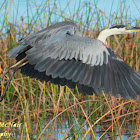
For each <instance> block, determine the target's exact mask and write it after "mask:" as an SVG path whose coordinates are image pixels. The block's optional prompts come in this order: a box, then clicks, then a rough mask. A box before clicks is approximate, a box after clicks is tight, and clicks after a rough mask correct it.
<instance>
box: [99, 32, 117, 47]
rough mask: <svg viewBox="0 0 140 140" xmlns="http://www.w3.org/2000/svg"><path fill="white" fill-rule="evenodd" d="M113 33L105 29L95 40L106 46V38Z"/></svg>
mask: <svg viewBox="0 0 140 140" xmlns="http://www.w3.org/2000/svg"><path fill="white" fill-rule="evenodd" d="M113 34H114V33H112V31H111V30H109V29H105V30H103V31H101V32H100V34H99V36H98V37H97V39H99V40H100V41H102V42H103V43H105V44H106V45H107V41H106V39H107V37H109V36H111V35H113Z"/></svg>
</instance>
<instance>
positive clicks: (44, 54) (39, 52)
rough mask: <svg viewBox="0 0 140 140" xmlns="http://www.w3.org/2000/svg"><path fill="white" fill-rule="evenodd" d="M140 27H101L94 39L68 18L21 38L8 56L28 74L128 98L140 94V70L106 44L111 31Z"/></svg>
mask: <svg viewBox="0 0 140 140" xmlns="http://www.w3.org/2000/svg"><path fill="white" fill-rule="evenodd" d="M137 31H140V28H139V27H128V26H124V25H121V26H120V25H117V26H113V27H111V28H109V29H106V30H103V31H102V32H101V33H100V34H99V36H98V38H97V39H92V38H89V37H83V36H81V34H80V32H79V30H78V27H77V26H76V24H75V23H73V22H71V21H64V22H60V23H56V24H54V25H52V26H50V27H48V28H45V29H43V30H41V31H39V32H36V33H33V34H32V35H29V36H27V37H25V38H24V39H23V40H21V42H20V44H19V45H18V46H17V47H15V48H13V49H12V50H11V51H10V52H9V54H8V56H9V58H11V57H15V56H16V60H17V63H18V62H19V64H18V65H16V66H15V67H14V68H17V66H18V68H20V69H21V73H23V74H24V75H27V76H29V77H31V78H36V79H40V80H45V81H46V82H48V81H51V82H52V83H54V84H60V85H62V86H64V85H67V86H68V87H69V88H75V87H76V86H77V87H78V90H79V92H81V93H85V94H93V93H96V94H102V91H105V92H106V93H108V94H112V95H114V96H116V97H118V95H119V94H120V95H121V96H122V97H124V98H126V99H128V98H130V97H131V98H133V99H138V98H137V95H140V73H138V72H137V71H135V70H134V69H132V68H131V67H130V66H129V65H127V64H126V63H125V62H123V61H122V60H120V59H119V58H117V56H116V54H115V53H114V52H113V50H111V49H110V48H108V47H107V42H106V38H107V37H108V36H110V35H113V34H123V33H132V32H137Z"/></svg>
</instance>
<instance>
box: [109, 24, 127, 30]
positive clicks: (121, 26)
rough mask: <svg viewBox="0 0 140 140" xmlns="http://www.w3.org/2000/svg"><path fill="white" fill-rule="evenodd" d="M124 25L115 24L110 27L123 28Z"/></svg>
mask: <svg viewBox="0 0 140 140" xmlns="http://www.w3.org/2000/svg"><path fill="white" fill-rule="evenodd" d="M124 27H126V26H125V25H115V26H112V27H110V29H112V28H118V29H119V28H124Z"/></svg>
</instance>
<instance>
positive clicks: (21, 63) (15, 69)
mask: <svg viewBox="0 0 140 140" xmlns="http://www.w3.org/2000/svg"><path fill="white" fill-rule="evenodd" d="M24 61H25V62H24ZM19 62H20V63H18V62H17V63H16V64H14V65H12V66H11V67H8V68H6V70H5V72H4V74H3V75H2V77H1V78H0V82H1V80H2V79H3V78H4V76H5V75H6V74H7V73H8V71H9V70H10V69H13V68H14V69H13V71H12V74H11V76H10V78H9V80H8V83H7V85H6V87H5V90H4V92H3V94H2V95H1V92H0V95H1V97H0V102H1V101H2V100H3V98H4V97H5V95H6V91H7V89H8V86H9V84H10V82H11V80H12V77H13V75H14V74H15V72H16V71H17V69H19V68H20V67H22V66H24V65H26V64H27V63H28V62H29V61H27V60H26V59H24V60H23V59H22V60H21V61H19ZM23 62H24V63H23Z"/></svg>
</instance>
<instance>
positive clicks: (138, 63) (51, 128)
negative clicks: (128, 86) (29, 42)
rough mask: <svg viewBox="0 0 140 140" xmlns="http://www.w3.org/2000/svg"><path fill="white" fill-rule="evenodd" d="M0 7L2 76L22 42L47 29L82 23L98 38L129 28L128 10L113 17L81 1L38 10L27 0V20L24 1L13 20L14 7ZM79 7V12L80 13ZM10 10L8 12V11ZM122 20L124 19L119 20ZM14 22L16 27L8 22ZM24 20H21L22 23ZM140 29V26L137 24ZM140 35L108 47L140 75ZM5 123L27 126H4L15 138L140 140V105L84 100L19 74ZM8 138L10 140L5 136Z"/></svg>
mask: <svg viewBox="0 0 140 140" xmlns="http://www.w3.org/2000/svg"><path fill="white" fill-rule="evenodd" d="M10 2H11V3H13V1H9V2H8V1H4V2H3V4H2V5H1V6H0V12H1V14H0V15H2V14H3V15H4V16H1V17H0V18H1V20H0V21H1V22H0V25H1V28H0V75H2V73H3V72H4V70H5V68H6V67H8V66H9V65H12V64H14V63H15V59H14V58H12V59H8V57H7V53H8V52H9V50H10V49H11V48H13V47H16V46H17V44H18V40H20V39H21V38H24V37H25V36H27V35H30V34H32V33H33V32H36V31H38V30H40V29H42V28H44V27H46V26H49V25H51V24H53V23H56V22H59V21H62V20H72V21H74V22H76V23H77V25H78V27H79V30H80V31H81V32H82V34H83V36H90V37H92V38H96V37H97V36H98V34H99V32H100V31H101V30H102V29H103V28H106V27H109V26H111V25H114V24H127V21H128V20H129V21H130V19H128V17H127V11H126V10H125V5H123V6H122V7H121V8H120V9H122V10H119V9H118V10H117V11H116V13H113V14H112V13H111V12H110V15H109V17H107V16H106V14H105V12H103V11H101V10H100V9H99V8H98V7H97V6H96V2H95V1H94V3H84V2H82V1H80V0H79V3H78V7H77V6H76V3H74V5H73V7H74V11H72V10H71V2H70V1H68V2H67V5H66V7H65V8H64V9H63V10H62V8H61V3H60V2H61V1H59V2H58V1H55V0H54V1H53V3H52V2H50V1H49V0H46V1H42V3H41V5H40V6H38V5H37V3H36V1H33V5H34V7H35V13H34V12H33V9H31V7H30V6H31V5H30V4H31V3H30V2H28V0H27V2H26V3H27V11H26V14H27V15H26V16H25V17H22V16H21V15H19V13H18V11H19V10H20V8H19V5H20V1H18V2H17V3H18V4H17V7H15V9H16V14H14V16H11V11H10V9H9V8H8V4H9V3H10ZM76 7H77V8H76ZM2 9H5V10H2ZM118 15H121V16H119V17H118ZM9 16H10V17H11V18H12V22H11V21H9V18H8V17H9ZM19 16H20V20H18V18H19ZM131 22H132V23H134V24H137V26H140V22H139V21H138V20H136V19H131ZM139 36H140V33H137V34H133V35H119V36H118V35H114V36H111V37H109V38H108V46H109V47H110V48H112V49H113V50H114V51H115V52H116V53H118V54H119V55H120V57H121V58H122V59H123V60H124V61H125V62H127V63H128V64H129V65H130V66H131V67H133V68H134V69H135V70H137V71H140V58H139V57H140V53H139V52H140V51H139V50H140V48H139V46H140V38H139ZM10 74H11V71H10V72H9V73H8V74H7V75H6V76H5V78H4V79H3V80H2V82H1V92H3V90H4V89H5V84H6V83H7V81H8V79H9V76H10ZM0 112H1V113H0V122H4V123H8V122H14V123H18V122H20V123H22V125H21V127H20V128H18V127H1V126H0V134H1V133H3V132H7V133H11V139H43V138H44V139H76V140H78V139H97V138H98V139H112V140H115V139H117V138H118V139H123V138H122V137H124V136H128V137H127V138H128V139H138V137H140V117H139V116H140V103H139V101H134V100H131V99H130V100H125V99H123V98H121V97H119V98H118V99H117V98H115V97H113V96H110V95H106V94H103V96H97V95H95V94H93V95H92V96H88V95H83V94H81V93H79V92H78V90H77V89H72V90H71V89H69V88H68V87H60V86H59V85H54V84H51V83H50V82H48V83H45V82H43V81H42V82H41V81H37V80H35V79H30V78H29V77H26V76H23V75H22V74H20V71H19V70H18V71H17V72H16V73H15V75H14V77H13V79H12V81H11V83H10V85H9V88H8V91H7V94H6V97H5V99H4V100H3V101H2V102H1V106H0ZM3 138H6V137H3Z"/></svg>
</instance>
